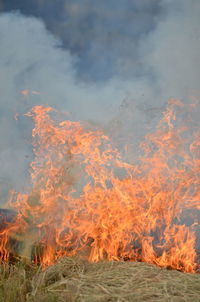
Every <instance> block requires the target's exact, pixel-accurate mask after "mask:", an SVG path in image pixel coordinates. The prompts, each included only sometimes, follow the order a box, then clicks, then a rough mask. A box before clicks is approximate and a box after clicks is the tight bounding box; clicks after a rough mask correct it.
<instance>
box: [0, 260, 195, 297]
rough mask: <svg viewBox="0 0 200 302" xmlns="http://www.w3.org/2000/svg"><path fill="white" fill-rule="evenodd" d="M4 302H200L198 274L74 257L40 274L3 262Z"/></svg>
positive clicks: (30, 267)
mask: <svg viewBox="0 0 200 302" xmlns="http://www.w3.org/2000/svg"><path fill="white" fill-rule="evenodd" d="M0 301H1V302H5V301H6V302H25V301H27V302H36V301H37V302H47V301H48V302H51V301H52V302H54V301H55V302H64V301H66V302H75V301H81V302H82V301H83V302H93V301H95V302H97V301H98V302H112V301H117V302H128V301H134V302H141V301H148V302H150V301H151V302H154V301H160V302H161V301H162V302H164V301H170V302H171V301H172V302H179V301H180V302H181V301H184V302H190V301H191V302H197V301H200V274H186V273H181V272H178V271H172V270H167V269H161V268H158V267H156V266H153V265H148V264H145V263H139V262H99V263H88V262H86V261H83V260H80V259H78V258H76V257H74V258H73V257H68V258H64V259H62V260H60V261H59V262H58V263H57V264H56V265H53V266H51V267H48V268H47V269H45V270H42V269H41V268H40V267H38V266H35V265H30V264H28V263H22V262H19V263H17V264H15V265H8V264H2V265H1V274H0Z"/></svg>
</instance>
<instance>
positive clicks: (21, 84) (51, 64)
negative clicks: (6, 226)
mask: <svg viewBox="0 0 200 302" xmlns="http://www.w3.org/2000/svg"><path fill="white" fill-rule="evenodd" d="M199 15H200V2H199V1H198V0H191V1H187V0H183V1H178V0H177V1H171V0H163V1H162V16H160V18H159V20H160V21H158V22H157V26H156V29H155V30H154V31H153V32H151V33H150V34H148V35H144V36H142V37H141V40H140V41H141V42H140V60H141V62H142V73H141V74H143V76H140V77H130V78H129V79H127V78H126V79H123V77H122V74H121V73H119V74H116V75H115V77H113V78H112V79H111V80H109V81H107V82H105V83H102V82H101V83H95V82H93V83H92V82H90V83H85V82H83V81H81V80H80V79H79V77H78V75H77V71H76V68H75V66H76V60H77V58H76V57H74V56H72V55H71V54H70V52H68V51H66V50H63V49H62V47H61V43H60V42H59V41H58V40H57V39H56V38H55V37H53V36H52V34H50V33H49V32H48V31H47V30H46V28H45V26H44V24H43V22H42V21H41V20H38V19H36V18H33V17H25V16H23V15H21V14H20V13H4V14H2V15H0V92H1V98H0V189H1V192H0V198H4V197H5V192H6V191H7V188H9V187H10V188H14V189H17V190H18V189H22V188H24V187H26V185H27V183H28V181H27V167H28V164H29V162H30V159H31V156H32V155H31V145H30V134H31V122H30V121H29V120H28V118H26V117H24V116H23V114H24V113H25V112H27V111H28V110H30V108H31V107H32V106H34V105H37V104H44V105H45V104H47V105H50V106H53V107H56V108H57V109H61V110H64V111H67V112H69V118H72V119H84V120H86V119H89V120H93V121H96V122H98V123H101V124H102V125H104V126H105V124H107V125H108V124H109V125H110V123H109V121H113V120H117V121H119V122H120V123H122V124H123V126H119V128H120V127H121V129H119V131H118V132H119V133H120V135H122V136H125V135H124V133H126V131H127V130H128V131H129V132H130V131H132V132H133V133H134V134H137V135H141V133H142V130H141V129H142V128H143V125H144V124H145V123H146V122H147V121H149V120H150V119H151V118H153V117H152V116H151V115H149V113H147V111H145V108H150V107H153V108H154V107H156V106H158V107H161V108H162V105H163V103H165V102H166V100H167V99H168V98H169V97H177V98H187V97H188V96H189V95H192V94H196V95H197V96H198V94H199V92H198V89H199V79H200V26H199V25H200V24H199ZM124 26H128V24H125V25H124ZM66 34H67V33H66ZM130 64H131V62H130ZM133 68H134V64H133ZM24 89H27V90H29V91H30V93H29V95H28V96H23V95H22V94H21V93H20V91H22V90H24ZM31 91H38V92H39V93H40V94H32V93H31ZM124 99H126V100H128V105H127V106H128V109H127V110H125V113H124V109H123V106H122V108H121V109H120V110H119V107H120V104H121V103H123V104H125V106H126V102H123V100H124ZM129 107H130V109H129ZM16 113H18V114H19V118H18V120H16V119H15V118H14V117H15V115H16ZM127 114H128V115H129V121H126V117H127ZM120 123H119V124H120ZM111 124H112V123H111ZM27 140H29V142H28V143H27Z"/></svg>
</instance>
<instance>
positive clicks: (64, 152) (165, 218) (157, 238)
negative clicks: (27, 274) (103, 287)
mask: <svg viewBox="0 0 200 302" xmlns="http://www.w3.org/2000/svg"><path fill="white" fill-rule="evenodd" d="M180 108H181V109H182V110H185V109H186V108H187V106H186V105H184V104H182V103H181V102H180V101H177V100H173V101H170V102H169V104H168V107H167V109H166V111H165V112H164V113H163V117H162V119H161V120H160V122H159V123H158V126H157V127H156V130H155V131H154V133H150V134H148V135H146V137H145V140H144V142H143V143H142V144H141V145H140V148H141V154H142V155H141V156H140V158H138V159H137V161H135V164H130V163H127V162H125V161H124V160H123V159H122V156H121V155H120V153H119V152H118V150H117V149H116V148H114V147H113V146H112V143H111V140H110V139H109V138H108V137H107V136H106V135H105V134H104V133H103V132H102V131H100V130H99V129H98V130H91V128H90V127H89V126H88V125H84V124H81V123H79V122H71V121H63V122H56V121H55V119H53V118H52V113H53V109H52V108H50V107H49V108H45V107H42V106H36V107H34V108H33V109H32V111H31V112H30V113H28V114H27V116H29V117H32V118H33V120H34V122H35V128H34V129H33V131H32V135H33V146H34V153H35V159H34V161H33V162H32V164H31V178H32V191H31V192H30V193H29V194H22V193H19V194H14V195H13V198H12V201H11V206H12V208H13V209H14V210H15V211H16V212H17V213H18V216H17V218H16V222H14V223H10V224H9V226H8V227H7V229H6V232H5V231H4V232H3V233H1V237H2V243H1V246H0V248H1V254H0V255H1V258H2V259H3V260H7V259H8V258H9V253H10V251H9V244H8V242H9V237H13V236H14V237H15V238H17V236H18V237H20V238H21V240H22V241H23V242H24V245H23V247H21V250H20V254H21V256H26V257H30V258H32V260H33V261H35V262H37V261H40V262H41V263H42V264H43V265H50V264H52V263H54V262H55V261H56V260H57V259H58V258H60V257H62V256H64V255H68V256H69V255H70V256H71V255H75V254H80V255H82V256H83V257H87V258H88V259H89V260H90V261H92V262H95V261H99V260H102V259H107V260H133V261H144V262H148V263H155V264H157V265H159V266H163V267H170V268H173V269H177V270H181V271H185V272H195V271H196V270H197V269H198V267H199V264H198V257H197V250H198V246H197V234H198V225H199V221H198V217H199V210H200V198H199V197H200V192H199V174H198V173H199V164H200V160H199V147H200V145H199V134H198V133H197V131H196V129H195V127H193V128H194V129H191V128H190V129H189V128H188V127H186V126H184V127H183V126H180V125H179V123H178V122H177V120H176V111H177V110H180ZM191 108H192V106H190V109H191ZM185 216H186V217H185ZM188 217H190V218H189V220H188V219H187V218H188ZM5 255H6V256H5Z"/></svg>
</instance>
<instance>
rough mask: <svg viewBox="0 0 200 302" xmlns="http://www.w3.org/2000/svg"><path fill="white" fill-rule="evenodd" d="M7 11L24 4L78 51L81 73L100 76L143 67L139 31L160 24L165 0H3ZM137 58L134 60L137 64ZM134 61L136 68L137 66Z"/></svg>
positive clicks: (27, 11)
mask: <svg viewBox="0 0 200 302" xmlns="http://www.w3.org/2000/svg"><path fill="white" fill-rule="evenodd" d="M2 3H3V11H11V10H16V9H17V10H20V11H21V12H22V13H23V14H25V15H27V16H35V17H39V18H41V19H43V20H44V22H45V24H46V26H47V29H48V30H50V31H51V32H52V33H53V34H55V35H56V36H57V37H59V38H60V39H61V40H62V43H63V47H64V48H65V49H67V50H69V51H70V52H71V53H72V54H74V55H76V56H77V62H76V70H77V71H78V75H79V77H81V78H82V79H84V80H87V81H88V80H89V81H94V80H95V81H97V80H98V81H101V80H105V79H108V78H110V77H112V76H113V75H114V74H115V73H118V74H119V73H120V74H121V75H123V77H124V76H129V75H130V74H132V75H133V74H134V75H136V74H137V75H138V74H140V72H141V62H140V60H139V53H138V42H139V39H140V35H141V34H142V35H144V34H146V33H148V32H149V31H151V30H152V29H153V28H154V27H155V24H156V18H157V17H158V12H159V3H160V0H151V1H149V0H142V1H141V0H134V1H133V0H123V1H116V0H110V1H106V0H101V1H93V0H76V1H74V0H59V1H49V0H42V1H41V0H26V1H24V0H18V1H13V0H2ZM133 62H134V65H133ZM133 66H134V68H132V67H133Z"/></svg>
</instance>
